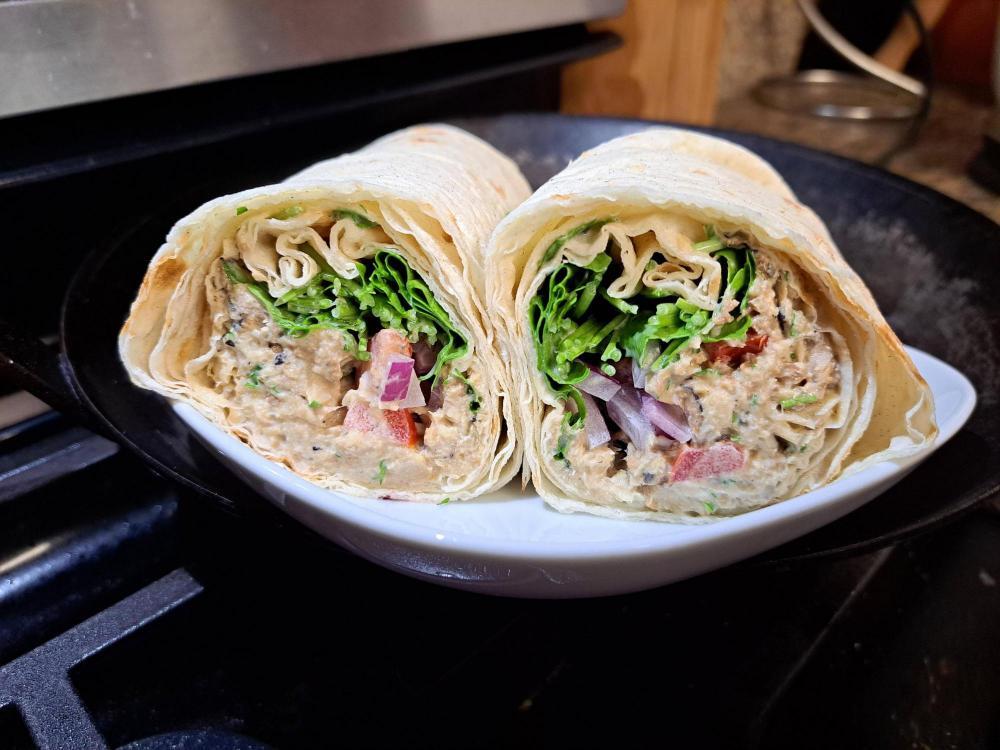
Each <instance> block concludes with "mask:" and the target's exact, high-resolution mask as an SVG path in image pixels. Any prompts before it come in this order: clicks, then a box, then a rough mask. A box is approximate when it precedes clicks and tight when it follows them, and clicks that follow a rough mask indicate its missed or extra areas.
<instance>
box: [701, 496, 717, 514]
mask: <svg viewBox="0 0 1000 750" xmlns="http://www.w3.org/2000/svg"><path fill="white" fill-rule="evenodd" d="M701 504H702V505H704V506H705V513H707V514H708V515H710V516H711V515H713V514H714V513H715V511H717V510H718V509H719V506H718V505H716V504H715V503H713V502H712V501H711V500H702V502H701Z"/></svg>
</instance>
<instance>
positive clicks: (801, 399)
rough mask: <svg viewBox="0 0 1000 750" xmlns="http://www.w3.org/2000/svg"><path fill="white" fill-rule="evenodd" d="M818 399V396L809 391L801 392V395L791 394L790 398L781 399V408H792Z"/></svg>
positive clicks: (812, 402) (813, 402)
mask: <svg viewBox="0 0 1000 750" xmlns="http://www.w3.org/2000/svg"><path fill="white" fill-rule="evenodd" d="M818 400H819V397H818V396H814V395H812V394H811V393H803V394H802V395H801V396H793V397H792V398H786V399H782V400H781V408H782V409H794V408H795V407H796V406H805V405H806V404H815V403H816V402H817V401H818Z"/></svg>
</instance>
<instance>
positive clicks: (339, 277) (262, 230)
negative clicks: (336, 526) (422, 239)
mask: <svg viewBox="0 0 1000 750" xmlns="http://www.w3.org/2000/svg"><path fill="white" fill-rule="evenodd" d="M374 210H375V209H374V207H371V208H369V207H366V206H364V205H340V204H336V203H316V204H308V205H300V204H293V205H289V206H285V207H284V208H282V209H280V210H278V211H274V210H273V209H271V210H268V211H247V210H246V209H245V208H242V207H241V208H238V209H237V210H236V213H237V216H238V217H239V221H238V223H237V225H236V226H237V228H236V230H235V232H234V233H233V234H232V236H230V237H227V238H225V239H224V240H223V243H222V244H223V253H222V257H220V258H218V259H217V260H215V261H214V262H213V265H212V266H211V268H210V271H209V273H208V276H207V278H206V281H205V283H206V288H207V291H208V295H207V296H208V304H209V308H210V310H211V316H212V333H211V339H210V341H211V345H210V348H209V351H208V352H207V353H206V354H205V355H204V356H202V357H200V358H199V359H198V360H195V362H194V363H193V369H195V370H202V371H203V374H204V376H206V377H207V378H208V379H209V381H210V382H211V383H212V387H213V388H214V390H215V391H216V393H217V394H218V396H219V400H220V401H221V402H222V403H224V404H225V413H226V419H227V422H228V423H229V424H230V425H232V426H233V427H234V428H235V430H236V431H237V432H238V434H241V435H242V436H244V437H246V438H247V439H249V440H251V442H252V443H253V444H254V446H255V447H257V448H258V449H262V450H263V451H265V452H266V453H271V454H276V455H281V456H283V457H285V458H284V460H285V462H286V463H288V464H289V466H290V467H291V468H292V469H294V470H295V471H297V472H298V473H300V474H303V475H306V476H310V475H316V476H319V475H324V474H329V473H331V472H332V471H335V472H336V474H337V475H338V476H339V477H342V478H344V479H346V480H348V481H353V482H356V483H358V484H365V485H371V486H373V487H375V488H376V491H377V490H378V488H379V487H386V488H388V487H393V486H396V487H399V486H404V487H405V488H406V489H407V490H409V491H413V492H432V491H437V490H441V489H442V488H445V489H446V488H447V487H448V485H449V484H450V483H458V484H460V483H461V482H462V481H464V479H465V477H466V476H467V475H468V474H469V473H471V472H473V471H474V470H476V467H478V466H479V464H481V463H482V461H483V457H482V446H484V445H485V444H487V443H488V442H489V429H490V428H489V425H490V422H491V419H492V418H493V415H489V414H488V413H486V412H488V411H489V410H490V409H494V408H495V406H494V405H491V404H490V403H487V402H485V401H483V400H481V399H480V396H479V393H480V379H481V373H480V371H479V369H478V367H477V361H476V359H475V357H474V356H473V352H472V351H471V346H470V342H469V337H468V336H467V335H466V334H465V333H463V332H462V331H460V330H459V329H458V328H456V326H455V324H454V322H453V320H452V317H451V315H450V314H449V313H448V311H447V310H446V309H445V308H444V307H443V306H442V304H441V303H440V301H439V300H438V299H436V297H435V295H434V294H433V292H432V291H431V288H430V287H429V286H428V285H427V283H426V281H425V280H424V279H423V278H422V277H421V275H420V274H419V273H417V272H416V271H415V270H414V269H413V268H412V267H411V266H410V264H409V263H408V262H407V260H406V259H405V258H404V255H403V253H402V252H401V247H400V245H399V244H398V243H396V242H394V240H393V238H392V237H391V236H390V234H388V233H387V231H386V230H385V229H384V228H383V227H382V226H381V224H380V223H379V222H378V221H377V220H376V219H375V218H373V213H374Z"/></svg>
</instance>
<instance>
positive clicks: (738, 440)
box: [729, 432, 743, 443]
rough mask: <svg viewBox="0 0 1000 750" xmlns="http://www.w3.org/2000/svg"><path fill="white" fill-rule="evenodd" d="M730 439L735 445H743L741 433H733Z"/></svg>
mask: <svg viewBox="0 0 1000 750" xmlns="http://www.w3.org/2000/svg"><path fill="white" fill-rule="evenodd" d="M729 439H730V440H732V441H733V442H734V443H742V442H743V438H741V437H740V433H738V432H734V433H732V434H731V435H730V436H729Z"/></svg>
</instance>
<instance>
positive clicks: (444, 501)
mask: <svg viewBox="0 0 1000 750" xmlns="http://www.w3.org/2000/svg"><path fill="white" fill-rule="evenodd" d="M450 502H451V498H450V497H442V498H441V499H440V500H439V501H438V505H447V504H448V503H450Z"/></svg>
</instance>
